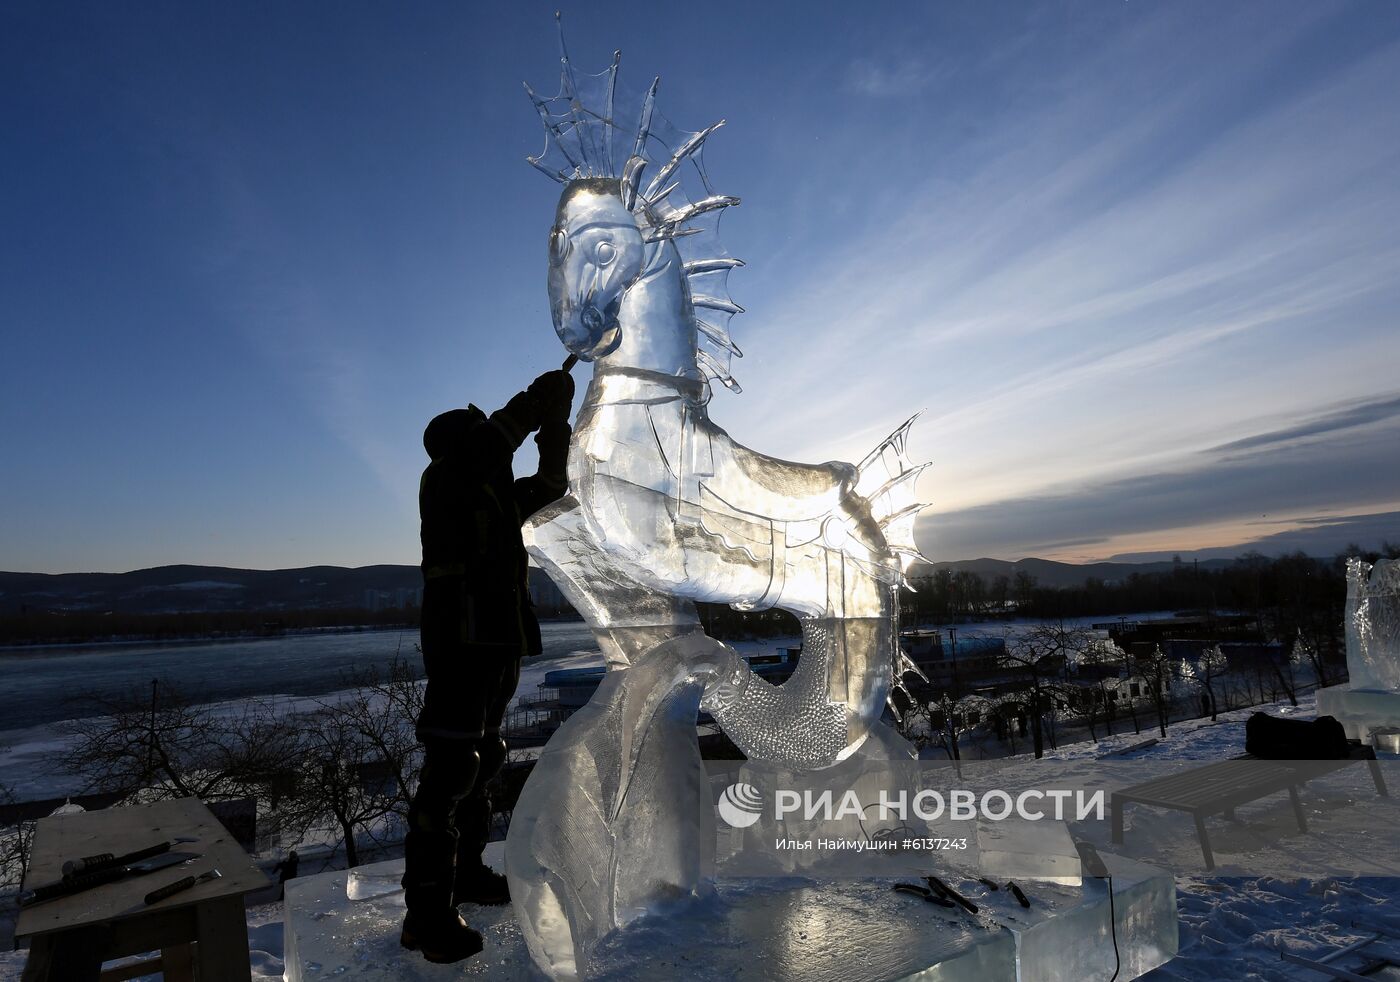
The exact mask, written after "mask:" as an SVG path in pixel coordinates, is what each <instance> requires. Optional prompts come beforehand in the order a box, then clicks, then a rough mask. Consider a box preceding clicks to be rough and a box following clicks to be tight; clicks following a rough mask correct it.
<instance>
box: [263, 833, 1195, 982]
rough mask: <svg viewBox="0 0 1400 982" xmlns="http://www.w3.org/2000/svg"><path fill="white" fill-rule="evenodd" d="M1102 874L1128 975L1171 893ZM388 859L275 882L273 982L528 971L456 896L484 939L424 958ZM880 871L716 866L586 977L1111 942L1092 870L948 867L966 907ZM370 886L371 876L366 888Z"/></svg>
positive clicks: (1039, 967) (1152, 954)
mask: <svg viewBox="0 0 1400 982" xmlns="http://www.w3.org/2000/svg"><path fill="white" fill-rule="evenodd" d="M1104 859H1105V862H1106V863H1107V865H1108V867H1109V870H1110V871H1111V872H1112V873H1113V891H1114V914H1115V923H1116V926H1117V934H1118V948H1119V954H1120V956H1121V959H1122V965H1123V968H1122V971H1121V972H1120V973H1119V976H1118V978H1119V979H1120V980H1124V982H1126V980H1128V979H1133V978H1137V977H1138V976H1139V975H1141V974H1143V973H1144V972H1147V971H1150V970H1151V969H1153V968H1155V967H1156V966H1158V965H1161V964H1163V963H1164V962H1166V961H1168V960H1169V959H1170V958H1171V957H1172V955H1174V954H1175V952H1176V944H1177V927H1176V891H1175V885H1174V883H1173V881H1172V879H1171V877H1169V876H1167V875H1166V874H1165V873H1162V872H1160V871H1158V870H1155V869H1151V868H1149V867H1145V866H1142V865H1140V864H1137V863H1132V862H1129V861H1127V860H1123V859H1119V858H1118V857H1114V856H1105V857H1104ZM402 869H403V863H402V861H401V860H398V861H393V862H387V863H375V864H372V865H369V866H363V867H360V868H359V869H358V871H357V872H356V876H355V881H356V883H355V892H356V894H357V895H358V896H361V897H363V898H365V899H362V900H358V901H352V900H350V899H349V898H348V893H349V889H350V886H351V884H350V883H349V880H350V877H349V874H347V873H346V872H344V871H340V872H333V873H323V874H320V875H318V876H310V877H304V878H301V879H297V880H293V881H292V882H290V883H288V884H287V902H286V927H285V961H286V976H285V978H286V980H287V982H317V980H320V979H328V978H342V977H344V978H352V979H370V980H384V982H388V980H390V979H407V980H410V982H420V980H421V982H435V980H446V979H457V978H462V977H467V978H486V979H503V980H527V979H528V980H538V979H541V978H542V976H541V975H540V974H539V972H538V970H537V969H536V968H535V967H534V965H533V964H532V962H531V960H530V957H529V954H528V952H527V951H526V948H525V942H524V939H523V937H522V935H521V931H520V928H519V927H518V925H517V924H516V922H515V917H514V914H513V912H512V910H511V908H509V907H495V908H492V907H463V908H462V912H463V915H464V916H465V917H466V918H467V920H468V921H470V922H471V924H472V925H473V926H474V927H475V928H477V929H478V930H479V931H481V932H482V935H483V936H484V938H485V942H486V946H485V950H484V951H483V952H482V953H481V954H480V955H477V956H476V957H474V958H471V959H468V960H467V961H464V962H460V963H458V964H456V965H432V964H429V963H428V962H425V961H424V960H423V959H422V958H421V957H420V956H419V955H417V954H415V953H413V952H409V951H404V950H403V949H402V948H400V947H399V941H398V939H399V927H400V924H401V922H402V920H403V912H404V909H403V894H402V892H400V891H392V890H391V888H392V884H393V881H394V879H395V878H396V877H397V876H399V875H401V874H402ZM894 882H895V881H894V880H889V879H880V880H873V879H872V880H860V881H852V880H842V881H818V880H812V879H806V878H798V877H793V878H763V879H737V878H735V879H727V878H726V879H720V880H719V881H717V882H716V884H715V890H714V891H713V893H712V894H710V895H709V896H708V897H707V898H706V899H704V900H701V901H698V902H691V903H686V904H679V905H677V906H676V908H675V909H669V908H666V907H659V908H657V909H656V910H654V911H653V912H652V913H650V914H648V915H645V916H643V917H642V918H640V919H639V920H637V921H634V922H633V923H632V924H631V925H630V926H629V927H628V928H627V929H626V930H624V931H618V932H614V933H613V934H611V935H609V936H607V937H605V938H603V939H602V941H601V942H600V943H599V946H598V948H597V950H596V952H595V957H594V959H593V963H592V964H593V969H594V973H593V977H594V978H598V979H607V980H615V982H620V980H624V979H633V978H666V979H676V980H687V982H696V980H703V982H721V980H725V982H727V980H730V979H734V978H763V979H774V980H789V979H791V980H798V979H801V980H804V982H874V980H877V979H878V980H909V982H913V980H915V979H917V980H919V982H1003V980H1004V982H1015V980H1017V979H1034V980H1037V982H1081V980H1083V979H1087V978H1108V977H1109V975H1111V974H1112V971H1113V964H1114V960H1113V945H1112V940H1111V935H1110V932H1109V927H1108V916H1109V915H1108V912H1109V905H1108V893H1107V888H1106V886H1105V885H1104V884H1103V882H1102V881H1098V880H1085V881H1084V883H1083V886H1082V887H1071V886H1063V885H1052V884H1028V885H1027V893H1029V895H1030V898H1031V907H1030V909H1029V910H1026V909H1023V908H1022V907H1021V906H1020V905H1019V904H1018V903H1017V902H1016V901H1015V899H1014V898H1013V897H1012V895H1011V893H1010V891H1008V890H999V891H991V890H988V889H987V888H986V887H984V886H982V885H980V884H978V883H977V882H976V881H972V880H969V881H965V880H962V879H958V878H953V879H951V880H950V882H951V883H952V884H953V885H954V886H955V888H957V889H959V890H960V891H962V892H963V893H964V894H965V895H967V896H968V897H970V898H972V899H973V900H974V901H975V902H976V903H977V904H978V905H979V907H980V908H981V910H980V912H979V914H978V915H977V916H972V915H969V914H967V913H965V912H963V911H961V910H949V909H947V908H944V907H939V906H937V905H935V904H930V903H927V902H925V901H923V900H921V899H920V898H918V897H915V896H910V895H909V894H906V893H898V892H895V891H893V890H891V886H892V885H893V883H894ZM381 887H382V888H383V889H380V888H381Z"/></svg>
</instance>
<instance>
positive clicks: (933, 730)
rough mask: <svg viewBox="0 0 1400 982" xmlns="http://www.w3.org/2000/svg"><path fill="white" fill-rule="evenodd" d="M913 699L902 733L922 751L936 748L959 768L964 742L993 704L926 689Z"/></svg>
mask: <svg viewBox="0 0 1400 982" xmlns="http://www.w3.org/2000/svg"><path fill="white" fill-rule="evenodd" d="M911 695H912V698H913V706H912V707H911V708H910V710H909V711H908V712H907V713H906V714H905V719H904V725H903V727H902V732H903V733H904V735H905V736H906V737H907V738H908V739H909V740H910V741H911V742H912V743H913V744H914V746H916V747H918V748H919V749H920V750H922V749H924V748H925V747H936V748H937V749H939V750H942V751H943V752H944V753H945V754H947V755H948V759H949V760H951V761H953V762H954V764H955V765H957V764H958V763H959V762H960V761H961V760H962V747H961V743H962V738H963V737H964V736H965V735H966V734H968V733H970V732H972V730H974V729H975V728H976V727H977V725H978V724H979V723H981V722H982V720H983V717H984V715H985V714H986V713H987V711H988V709H989V708H990V705H991V704H990V703H989V702H988V700H986V699H985V698H983V697H981V696H975V695H973V696H962V697H959V696H957V695H956V694H955V693H952V692H948V691H942V692H937V693H935V692H934V691H933V690H932V689H931V688H927V687H923V688H922V691H920V692H917V693H912V694H911ZM959 773H961V768H960V767H959Z"/></svg>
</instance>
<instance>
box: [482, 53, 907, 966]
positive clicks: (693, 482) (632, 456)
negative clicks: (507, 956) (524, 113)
mask: <svg viewBox="0 0 1400 982" xmlns="http://www.w3.org/2000/svg"><path fill="white" fill-rule="evenodd" d="M560 48H561V61H562V78H561V88H560V92H559V95H557V96H555V97H553V98H550V99H544V98H541V97H539V96H537V95H536V94H535V93H534V91H533V90H531V89H530V87H529V86H528V85H527V86H526V90H527V92H528V93H529V95H530V97H531V100H532V101H533V103H534V105H535V108H536V110H537V111H538V113H539V115H540V118H541V120H542V121H543V122H544V125H545V131H546V147H545V152H544V153H542V154H541V155H539V156H537V157H531V158H529V161H530V163H531V164H532V165H533V166H535V167H536V168H537V169H539V170H541V171H543V172H544V173H545V174H547V175H548V176H550V177H551V178H553V179H554V180H556V181H557V182H559V183H560V184H562V185H563V192H562V194H561V195H560V198H559V204H558V208H557V210H556V213H555V220H554V226H553V228H552V230H551V232H550V237H549V297H550V305H551V312H552V315H553V319H554V326H555V330H556V331H557V333H558V335H559V337H560V339H561V340H562V341H563V343H564V346H565V347H566V348H567V349H568V350H569V351H570V352H572V353H574V354H576V355H577V356H578V357H579V358H580V359H582V360H584V361H590V362H593V364H594V373H593V380H592V382H591V384H590V385H589V387H588V390H587V394H586V396H585V398H584V402H583V407H582V409H581V410H580V412H579V415H578V419H577V422H576V425H575V430H574V439H573V444H572V446H571V448H570V455H569V485H570V491H571V493H570V494H569V496H567V497H565V498H563V499H561V500H560V501H558V502H556V503H555V504H554V505H552V506H550V507H549V508H547V509H545V510H544V511H541V512H540V513H538V514H537V515H535V516H534V517H533V518H532V519H531V520H530V522H529V523H528V525H527V528H526V544H527V546H528V547H529V550H530V553H531V555H532V556H533V557H534V559H535V560H536V561H537V562H538V563H539V565H540V566H541V567H543V568H544V569H545V570H546V571H547V572H548V573H549V575H550V576H551V577H552V578H553V580H554V582H555V583H556V584H557V585H558V586H559V588H560V590H562V591H563V593H564V595H565V596H566V597H568V599H569V601H570V602H571V603H572V604H573V605H574V606H575V607H576V608H577V609H578V610H579V611H580V612H581V613H582V614H583V616H584V617H585V619H586V620H587V621H588V623H589V625H590V627H592V629H593V631H594V633H595V635H596V637H597V639H598V643H599V645H600V646H601V647H602V650H603V651H604V653H605V655H606V657H607V660H608V664H609V667H610V669H611V670H610V671H609V673H608V675H607V677H606V678H605V680H604V682H603V684H602V686H600V688H599V690H598V692H597V694H596V695H595V696H594V698H593V699H592V701H591V702H590V703H589V705H588V706H587V707H586V708H585V709H584V710H583V711H581V712H579V713H577V714H575V715H574V716H573V717H572V718H570V719H569V721H568V722H567V723H566V724H565V725H564V726H563V727H561V729H560V730H559V731H558V733H557V734H556V735H555V736H554V738H553V739H552V740H551V741H550V743H549V745H548V746H547V747H546V748H545V750H544V752H543V753H542V755H541V757H540V759H539V762H538V764H537V766H536V767H535V769H534V771H533V773H532V776H531V778H530V780H529V782H528V783H527V785H526V787H525V789H524V791H523V792H522V794H521V796H520V800H519V802H518V804H517V806H516V809H515V811H514V813H513V816H512V821H511V827H510V834H509V837H508V839H507V860H506V865H507V873H508V876H509V877H510V881H511V893H512V896H513V897H514V898H515V905H516V910H517V914H518V916H519V918H520V921H521V924H522V928H523V931H524V934H525V938H526V941H527V943H528V945H529V948H530V952H531V954H532V956H533V958H534V960H535V961H536V963H537V964H538V965H539V966H540V967H541V968H542V969H544V970H545V971H547V972H549V973H550V974H551V975H553V976H555V977H560V978H565V977H574V976H577V975H580V974H583V975H586V974H588V961H589V958H590V953H591V951H592V950H593V947H594V945H595V943H596V942H597V941H598V939H599V938H601V937H602V936H603V935H604V934H606V933H607V932H609V931H611V930H612V929H614V928H617V927H619V926H622V925H625V924H627V923H628V922H629V921H631V920H633V919H635V918H636V917H637V916H639V915H640V914H641V913H643V912H644V911H646V910H647V909H649V908H650V907H652V906H654V905H655V904H656V903H658V902H660V901H662V900H665V899H666V898H684V897H687V896H690V895H693V894H695V893H697V892H704V891H705V890H706V889H707V884H706V879H705V878H706V876H707V875H708V874H709V873H710V871H711V869H712V863H713V852H714V826H713V814H714V812H713V802H712V800H711V798H710V796H709V786H708V783H707V781H706V776H705V772H704V769H703V767H702V764H701V760H700V754H699V748H698V745H697V742H696V733H695V718H696V712H697V710H698V709H699V708H700V707H701V706H702V705H703V707H704V708H705V709H706V710H708V711H709V712H710V713H711V714H712V715H713V717H714V718H715V720H716V721H717V722H718V724H719V725H720V726H721V727H722V728H723V729H724V731H725V733H726V734H727V735H728V736H729V737H730V738H731V739H732V740H733V741H734V742H735V743H736V744H737V745H738V746H739V747H740V748H741V749H742V750H743V751H744V752H745V754H747V755H748V756H749V757H750V758H751V759H756V760H767V761H775V762H781V763H784V764H787V765H790V766H797V767H811V768H818V767H826V766H830V765H832V764H834V763H836V762H838V761H841V760H844V759H848V758H850V757H851V756H852V755H854V754H857V753H861V754H868V755H872V756H878V755H887V754H888V753H890V752H891V750H890V748H891V747H893V748H895V751H894V752H902V750H901V748H900V744H901V741H900V740H899V738H898V736H897V735H895V734H894V733H893V732H891V731H889V730H888V728H886V727H884V726H883V724H881V723H880V717H881V714H882V713H883V711H884V708H885V705H886V700H887V698H888V697H889V696H890V694H891V688H892V686H893V685H897V684H898V681H899V679H900V677H901V675H902V673H904V672H905V671H915V669H914V668H913V665H912V663H910V662H909V661H908V660H907V659H906V658H904V656H903V655H902V653H901V652H900V650H899V645H898V640H897V639H898V625H897V623H896V621H897V614H898V603H897V591H898V588H899V586H900V584H901V583H902V581H903V576H904V572H905V571H906V569H907V568H908V565H909V564H910V563H911V562H912V561H913V559H915V558H916V557H917V555H918V552H917V550H916V548H915V545H914V540H913V527H914V519H915V517H916V516H917V514H918V512H919V510H920V508H921V507H922V505H921V504H920V503H919V502H918V501H917V500H916V499H915V496H914V494H915V483H916V481H917V479H918V476H919V474H920V472H921V471H922V470H923V467H914V466H911V465H910V462H909V460H908V458H907V457H906V455H905V441H906V437H907V433H908V429H909V426H910V424H911V423H912V420H910V421H909V422H906V423H905V424H904V425H903V426H901V427H900V428H899V429H898V430H896V431H895V433H894V434H893V435H892V436H891V437H890V438H889V439H887V440H886V441H885V442H884V443H882V444H881V445H880V446H879V447H877V448H876V450H875V451H874V452H872V453H871V454H870V455H869V456H868V457H867V458H866V459H865V460H864V461H863V462H862V463H861V464H859V465H858V466H856V465H851V464H846V463H839V462H832V463H825V464H815V465H813V464H798V463H791V462H788V461H783V460H778V459H775V458H773V457H767V456H764V455H762V454H760V453H757V452H755V451H753V450H750V449H748V448H747V447H744V446H743V445H741V444H739V443H737V442H736V441H735V440H733V439H732V438H731V437H730V436H729V434H728V433H726V432H725V431H724V430H723V429H721V428H720V427H719V426H717V425H715V423H714V422H712V421H711V419H710V416H709V412H708V403H709V399H710V394H711V383H712V382H714V381H718V382H720V383H721V384H722V385H724V386H725V387H727V388H729V389H731V390H733V391H736V392H737V391H738V390H739V386H738V385H737V383H735V381H734V379H733V377H732V375H731V374H730V371H729V365H730V360H731V358H733V357H738V356H739V355H740V352H739V350H738V348H737V347H736V346H735V345H734V343H733V341H732V340H731V339H730V336H729V331H728V323H729V319H730V317H731V316H732V315H734V314H736V313H739V312H740V310H741V308H740V307H739V306H738V305H737V304H736V303H734V302H733V301H732V300H731V299H730V298H729V294H728V290H727V277H728V273H729V271H730V270H731V269H733V268H734V267H737V266H740V265H742V263H741V262H740V261H739V260H737V259H734V258H732V257H730V256H728V255H727V254H726V253H725V252H724V251H723V250H722V249H721V248H720V247H719V245H718V242H717V238H716V235H715V230H716V227H717V224H718V219H719V216H720V214H721V213H722V212H723V210H724V209H726V208H729V207H731V206H733V205H736V204H738V199H736V198H733V197H730V196H727V195H722V194H717V193H715V191H714V189H713V188H712V187H711V186H710V183H709V180H708V177H707V176H706V173H705V170H704V167H703V165H702V163H701V150H702V147H703V145H704V143H705V141H706V139H707V138H708V137H709V136H710V135H711V134H712V133H714V131H715V130H717V129H718V128H719V127H720V126H721V125H722V123H716V124H714V125H713V126H710V127H708V128H706V129H703V130H700V131H699V132H694V133H678V132H676V131H675V130H674V128H672V127H670V125H669V124H668V123H666V122H665V120H664V119H663V118H662V116H661V114H660V113H659V112H657V111H656V109H655V97H656V91H657V85H658V83H659V81H660V80H659V79H657V80H655V81H653V82H652V84H651V86H650V88H649V90H648V91H647V92H646V94H645V97H644V98H643V100H642V104H641V109H640V112H639V114H638V115H637V116H636V117H629V118H636V119H637V123H636V125H635V126H634V127H632V126H623V125H621V124H619V123H618V122H617V120H618V119H619V117H620V116H621V113H620V112H618V111H617V109H616V106H615V98H616V95H617V90H616V85H617V77H618V56H617V55H614V58H613V61H612V64H611V66H610V67H609V68H608V69H607V70H606V71H604V72H603V73H601V74H600V75H596V76H588V75H581V74H579V73H576V72H575V70H574V68H573V66H572V64H571V63H570V61H569V57H568V53H567V51H566V50H565V49H564V47H563V40H562V33H561V41H560ZM696 601H706V602H712V603H717V602H718V603H728V604H730V605H732V606H733V607H735V608H738V609H741V610H761V609H765V608H771V607H780V608H782V609H785V610H788V611H791V612H793V613H794V614H796V615H797V617H798V618H799V620H800V622H801V624H802V631H803V654H802V658H801V661H800V663H799V666H798V668H797V670H796V671H795V673H794V674H793V676H792V677H791V678H790V679H789V680H788V681H787V682H786V683H784V684H783V685H781V686H773V685H770V684H769V683H767V682H766V681H764V680H763V679H761V678H759V677H757V676H756V675H755V674H754V673H753V672H752V671H750V669H749V667H748V665H747V663H746V662H745V661H744V660H743V659H741V658H740V657H738V655H737V654H736V653H735V652H734V651H733V649H731V648H729V647H728V646H726V645H724V644H721V643H720V642H718V641H715V640H713V639H711V638H709V637H708V636H706V635H705V634H704V632H703V630H702V629H701V626H700V621H699V618H698V617H697V614H696V608H695V602H696ZM872 733H874V735H875V737H876V738H875V739H873V740H868V738H869V737H871V735H872ZM863 745H864V747H863ZM904 749H907V745H904Z"/></svg>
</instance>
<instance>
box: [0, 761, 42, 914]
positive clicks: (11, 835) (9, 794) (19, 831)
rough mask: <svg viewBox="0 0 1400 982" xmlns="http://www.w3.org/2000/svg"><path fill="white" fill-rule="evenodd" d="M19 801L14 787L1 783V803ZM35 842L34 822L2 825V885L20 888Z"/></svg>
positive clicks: (0, 877)
mask: <svg viewBox="0 0 1400 982" xmlns="http://www.w3.org/2000/svg"><path fill="white" fill-rule="evenodd" d="M17 801H18V798H17V797H16V795H15V793H14V789H13V788H11V787H10V786H9V785H8V784H3V783H0V805H13V804H15V803H16V802H17ZM33 842H34V822H32V821H26V820H24V819H19V820H17V821H16V822H15V824H13V825H5V826H0V886H3V887H13V888H16V889H17V888H18V887H19V886H20V884H21V883H23V882H24V877H25V874H27V873H28V872H29V850H30V846H31V845H32V844H33Z"/></svg>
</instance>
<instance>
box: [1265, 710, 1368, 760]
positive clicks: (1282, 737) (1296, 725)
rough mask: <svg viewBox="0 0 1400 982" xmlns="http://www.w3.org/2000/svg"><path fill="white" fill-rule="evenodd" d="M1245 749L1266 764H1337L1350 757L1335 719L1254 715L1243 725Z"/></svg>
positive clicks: (1344, 736)
mask: <svg viewBox="0 0 1400 982" xmlns="http://www.w3.org/2000/svg"><path fill="white" fill-rule="evenodd" d="M1244 749H1245V750H1246V751H1247V752H1248V753H1251V754H1253V755H1254V756H1256V757H1262V758H1264V759H1265V760H1340V759H1342V758H1343V757H1346V756H1347V755H1348V754H1349V753H1350V748H1349V746H1348V744H1347V735H1346V731H1345V730H1343V729H1342V724H1341V723H1338V722H1337V720H1336V719H1335V718H1334V717H1331V716H1319V717H1318V718H1317V719H1278V718H1277V717H1274V716H1270V715H1269V714H1268V713H1255V714H1254V715H1252V716H1250V717H1249V722H1247V723H1245V725H1244Z"/></svg>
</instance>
